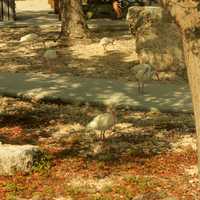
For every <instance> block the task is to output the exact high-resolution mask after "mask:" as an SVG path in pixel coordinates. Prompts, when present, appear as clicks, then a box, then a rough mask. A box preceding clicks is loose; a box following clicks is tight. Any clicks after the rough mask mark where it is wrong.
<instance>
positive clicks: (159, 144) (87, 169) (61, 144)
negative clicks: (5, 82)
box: [0, 97, 200, 200]
mask: <svg viewBox="0 0 200 200" xmlns="http://www.w3.org/2000/svg"><path fill="white" fill-rule="evenodd" d="M0 111H1V118H0V124H1V125H0V140H1V142H2V143H10V144H34V145H39V146H40V148H42V149H43V150H44V151H45V152H46V153H48V154H47V156H46V158H45V159H44V160H43V162H41V164H39V165H35V166H34V168H33V171H32V172H31V173H29V174H20V173H18V174H17V175H16V176H12V177H3V176H0V199H2V200H11V199H12V200H13V199H16V200H22V199H23V200H25V199H26V200H53V199H55V200H79V199H80V200H97V199H98V200H120V199H123V200H130V199H142V200H161V199H163V200H164V199H165V198H166V197H173V198H172V199H173V200H199V199H200V196H199V194H200V190H199V188H198V179H197V168H196V163H197V158H196V144H195V129H194V121H193V116H192V115H188V114H167V113H165V114H164V113H156V112H149V113H144V112H135V111H134V112H133V111H131V110H126V109H117V110H116V113H117V123H116V125H115V126H114V127H113V129H112V130H110V131H108V132H107V133H106V139H105V141H101V140H98V139H97V138H96V136H97V135H96V134H94V132H92V133H89V132H87V131H86V130H85V126H86V124H87V123H88V122H89V121H90V120H91V119H92V118H93V117H94V116H96V115H97V114H98V113H102V112H104V111H105V108H103V107H93V106H89V105H82V106H80V105H67V104H66V105H63V104H48V103H42V102H40V103H34V102H25V101H21V100H19V99H13V98H5V97H4V98H3V97H2V98H1V99H0ZM88 134H89V135H88ZM136 197H137V198H136Z"/></svg>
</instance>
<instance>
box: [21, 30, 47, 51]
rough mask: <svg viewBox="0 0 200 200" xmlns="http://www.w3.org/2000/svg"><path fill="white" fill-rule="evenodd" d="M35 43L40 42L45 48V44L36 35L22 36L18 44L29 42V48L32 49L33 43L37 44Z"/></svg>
mask: <svg viewBox="0 0 200 200" xmlns="http://www.w3.org/2000/svg"><path fill="white" fill-rule="evenodd" d="M37 41H39V42H42V43H43V45H44V47H46V45H45V42H44V41H43V40H42V39H41V37H40V36H39V35H37V34H36V33H30V34H27V35H25V36H22V37H21V38H20V42H22V43H26V42H31V47H32V48H33V44H34V43H35V42H37Z"/></svg>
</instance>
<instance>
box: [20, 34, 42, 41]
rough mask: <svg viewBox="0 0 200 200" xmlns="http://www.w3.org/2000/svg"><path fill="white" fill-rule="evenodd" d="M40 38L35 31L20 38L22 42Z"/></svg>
mask: <svg viewBox="0 0 200 200" xmlns="http://www.w3.org/2000/svg"><path fill="white" fill-rule="evenodd" d="M38 38H39V36H38V35H37V34H35V33H30V34H27V35H25V36H23V37H21V38H20V42H29V41H33V40H37V39H38Z"/></svg>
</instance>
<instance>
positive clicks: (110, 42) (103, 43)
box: [99, 37, 115, 51]
mask: <svg viewBox="0 0 200 200" xmlns="http://www.w3.org/2000/svg"><path fill="white" fill-rule="evenodd" d="M114 43H115V40H113V39H112V38H107V37H103V38H102V39H101V40H100V42H99V45H100V46H102V47H103V50H104V51H106V47H107V46H108V45H114Z"/></svg>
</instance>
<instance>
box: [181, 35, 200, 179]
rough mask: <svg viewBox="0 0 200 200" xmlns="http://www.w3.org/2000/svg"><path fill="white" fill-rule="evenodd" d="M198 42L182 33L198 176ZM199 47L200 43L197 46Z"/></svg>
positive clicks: (199, 146) (199, 158)
mask: <svg viewBox="0 0 200 200" xmlns="http://www.w3.org/2000/svg"><path fill="white" fill-rule="evenodd" d="M197 44H198V40H193V41H192V40H191V39H189V38H187V36H186V35H185V34H184V35H183V48H184V55H185V62H186V66H187V72H188V79H189V84H190V89H191V93H192V101H193V108H194V115H195V123H196V133H197V155H198V171H199V178H200V54H198V53H197V52H196V50H197V49H196V50H195V48H197V47H194V46H196V45H197ZM198 49H200V45H199V47H198Z"/></svg>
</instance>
